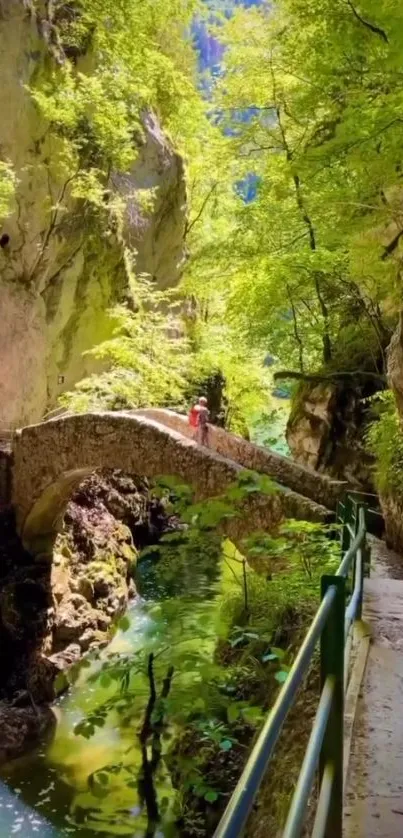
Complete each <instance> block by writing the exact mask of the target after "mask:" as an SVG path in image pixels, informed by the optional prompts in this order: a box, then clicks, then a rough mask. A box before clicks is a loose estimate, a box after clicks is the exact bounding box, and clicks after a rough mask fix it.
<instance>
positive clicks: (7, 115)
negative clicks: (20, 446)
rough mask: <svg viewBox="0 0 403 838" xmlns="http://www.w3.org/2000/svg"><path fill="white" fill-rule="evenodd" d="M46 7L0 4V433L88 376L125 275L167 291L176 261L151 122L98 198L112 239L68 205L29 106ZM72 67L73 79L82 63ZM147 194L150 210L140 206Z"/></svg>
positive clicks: (57, 164)
mask: <svg viewBox="0 0 403 838" xmlns="http://www.w3.org/2000/svg"><path fill="white" fill-rule="evenodd" d="M47 6H48V4H46V3H43V4H42V3H37V4H35V11H34V10H33V4H31V3H30V2H26V0H0V44H1V49H0V77H1V80H2V84H1V86H0V113H1V120H0V161H3V162H5V163H6V164H9V165H10V166H11V167H12V169H13V171H14V173H15V176H16V191H15V198H14V200H13V202H12V205H11V214H10V215H8V216H7V217H5V218H3V220H2V221H1V220H0V311H1V318H0V353H1V364H0V426H3V427H18V426H21V425H24V424H27V423H30V422H33V421H37V420H38V419H40V418H41V417H42V416H43V415H44V414H45V413H46V411H47V410H49V409H51V408H53V407H54V406H55V404H56V403H57V397H58V395H60V393H61V392H63V391H64V390H66V389H69V388H70V387H71V386H72V385H73V384H74V383H75V382H76V381H77V380H79V379H80V378H82V377H83V376H85V375H87V374H88V373H89V372H91V371H93V370H94V369H96V366H95V362H94V360H93V359H91V357H88V356H85V355H83V353H85V351H86V350H88V349H91V347H93V346H94V345H95V344H97V343H99V342H100V341H102V340H104V339H105V338H107V337H108V336H109V335H110V333H111V319H110V316H109V310H110V307H111V306H112V305H113V304H114V303H116V302H124V301H126V302H127V303H128V305H131V306H132V305H134V304H135V301H134V300H133V299H132V289H131V286H130V272H131V270H132V268H133V267H134V269H135V270H136V271H137V272H145V273H147V274H149V275H150V276H151V277H152V279H153V281H154V282H155V284H156V286H157V287H158V288H166V287H168V286H172V285H175V284H176V283H177V281H178V279H179V277H180V272H181V267H182V265H183V262H184V258H185V250H184V231H185V224H186V183H185V172H184V164H183V161H182V159H181V157H180V156H179V155H178V154H177V153H176V151H175V149H174V148H173V147H172V145H171V143H170V141H169V139H168V138H167V137H166V136H165V134H164V132H163V129H162V127H161V125H160V124H159V121H158V119H157V117H156V116H155V114H154V113H152V112H151V111H148V112H145V113H144V114H143V117H142V122H143V133H142V136H141V137H139V136H138V132H137V133H134V134H133V143H135V144H136V147H137V157H136V160H135V162H134V164H133V166H132V167H131V169H130V171H125V172H112V173H111V175H110V183H109V185H108V192H109V196H112V198H113V197H116V196H117V197H122V198H124V199H125V210H124V218H123V224H122V225H121V229H117V227H116V225H115V224H114V223H113V218H112V217H111V215H110V214H108V208H107V207H105V211H104V212H95V211H94V209H93V208H91V207H90V206H88V203H87V202H85V201H84V200H82V199H80V198H77V197H73V196H72V185H73V183H74V177H75V172H74V171H71V170H69V169H68V166H67V164H66V161H65V160H64V157H63V154H64V146H63V138H62V137H60V138H58V136H57V133H55V131H51V130H50V125H49V123H48V122H47V120H46V119H45V117H44V115H43V113H42V112H41V111H40V110H39V108H38V106H37V104H36V103H35V100H34V98H33V95H32V91H34V90H35V89H36V88H37V87H38V86H39V87H41V89H43V86H44V85H46V80H47V79H48V78H49V79H50V78H51V76H52V73H54V72H55V70H57V59H58V56H57V55H56V54H55V49H54V47H53V46H52V39H51V38H50V36H49V32H50V25H49V22H48V21H47V19H46V8H47ZM42 7H43V9H42V11H43V16H42V17H41V8H42ZM80 60H81V63H82V66H81V67H80V69H81V72H85V70H86V57H85V56H82V57H81V59H80ZM0 178H1V171H0ZM0 185H1V184H0ZM150 189H151V190H153V196H154V197H153V205H152V207H150V206H148V205H147V204H146V202H145V201H144V200H142V196H143V195H145V194H146V193H147V191H148V190H150ZM108 200H109V201H110V200H111V198H110V197H109V199H108ZM128 254H129V257H128Z"/></svg>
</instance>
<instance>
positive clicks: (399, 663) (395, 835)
mask: <svg viewBox="0 0 403 838" xmlns="http://www.w3.org/2000/svg"><path fill="white" fill-rule="evenodd" d="M371 548H372V563H371V564H372V566H371V578H370V579H366V580H365V595H364V613H363V619H364V621H365V622H368V623H369V624H370V628H371V638H372V640H371V644H370V647H369V655H368V660H367V665H366V670H365V675H364V679H363V682H362V684H361V690H360V693H359V698H358V704H357V711H356V720H355V726H354V732H353V740H352V747H351V755H350V764H349V772H348V777H347V784H346V796H345V808H344V836H345V838H400V836H402V835H403V557H401V556H398V555H396V554H395V553H393V552H391V551H390V550H388V549H387V548H386V547H385V545H384V544H383V543H382V542H381V541H378V540H377V539H371Z"/></svg>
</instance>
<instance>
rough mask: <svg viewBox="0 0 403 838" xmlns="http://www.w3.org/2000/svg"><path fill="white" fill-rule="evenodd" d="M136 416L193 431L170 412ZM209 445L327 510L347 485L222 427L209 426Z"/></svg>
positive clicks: (151, 411)
mask: <svg viewBox="0 0 403 838" xmlns="http://www.w3.org/2000/svg"><path fill="white" fill-rule="evenodd" d="M135 415H136V416H144V417H148V418H149V419H154V420H155V421H157V422H160V423H161V424H162V425H165V426H166V427H168V428H172V429H173V430H175V431H178V432H179V433H181V434H182V435H183V436H186V437H188V438H192V435H193V429H192V428H191V427H190V425H189V424H188V421H187V417H185V416H181V415H180V414H178V413H174V412H173V411H170V410H162V409H159V408H147V409H144V410H137V411H135ZM209 445H210V446H211V448H212V449H213V450H214V451H216V452H217V453H218V454H221V455H222V456H223V457H227V458H229V459H231V460H234V461H235V462H237V463H239V464H240V465H242V466H243V467H244V468H248V469H252V470H253V471H258V472H261V473H263V474H268V475H270V477H272V478H273V480H276V481H277V482H278V483H281V484H282V485H283V486H287V487H288V488H289V489H292V490H293V491H294V492H298V494H300V495H304V497H306V498H310V499H311V500H313V501H315V502H316V503H320V504H323V506H326V507H327V509H331V510H335V509H336V507H337V503H338V501H339V500H340V498H341V497H342V495H344V493H345V491H346V489H347V487H348V484H347V483H346V482H344V481H340V480H332V479H331V478H329V477H327V476H326V475H325V474H320V473H319V472H316V471H311V469H308V468H306V467H305V466H303V465H301V464H300V463H296V462H294V461H293V460H291V459H289V458H288V457H283V456H282V455H281V454H277V453H275V452H274V451H270V450H269V449H267V448H263V447H262V446H259V445H254V444H253V443H251V442H248V441H247V440H246V439H243V438H242V437H240V436H237V435H236V434H231V433H228V431H225V430H224V429H223V428H217V427H216V426H214V425H211V426H210V440H209Z"/></svg>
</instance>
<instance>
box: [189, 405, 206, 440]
mask: <svg viewBox="0 0 403 838" xmlns="http://www.w3.org/2000/svg"><path fill="white" fill-rule="evenodd" d="M209 418H210V413H209V409H208V407H207V399H206V398H205V397H204V396H200V398H199V400H198V402H197V404H195V405H193V407H192V408H191V410H190V411H189V425H190V426H191V428H194V439H195V440H196V442H198V443H199V445H208V422H209Z"/></svg>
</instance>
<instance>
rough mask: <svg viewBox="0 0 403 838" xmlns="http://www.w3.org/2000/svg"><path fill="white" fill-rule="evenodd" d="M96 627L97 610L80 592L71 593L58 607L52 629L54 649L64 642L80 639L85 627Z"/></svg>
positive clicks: (61, 645) (68, 642)
mask: <svg viewBox="0 0 403 838" xmlns="http://www.w3.org/2000/svg"><path fill="white" fill-rule="evenodd" d="M96 627H97V612H96V611H95V610H94V609H93V608H92V607H91V606H90V605H89V603H88V602H87V600H86V599H85V597H83V596H81V594H75V593H73V594H71V595H70V596H67V597H65V598H64V599H63V600H62V601H61V603H60V605H59V609H58V613H57V616H56V619H55V624H54V629H53V640H54V647H55V649H56V651H57V650H58V649H60V648H61V647H63V645H64V644H70V643H73V642H75V641H78V642H79V641H80V638H81V636H82V635H83V634H84V632H85V631H86V630H87V629H95V628H96Z"/></svg>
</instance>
